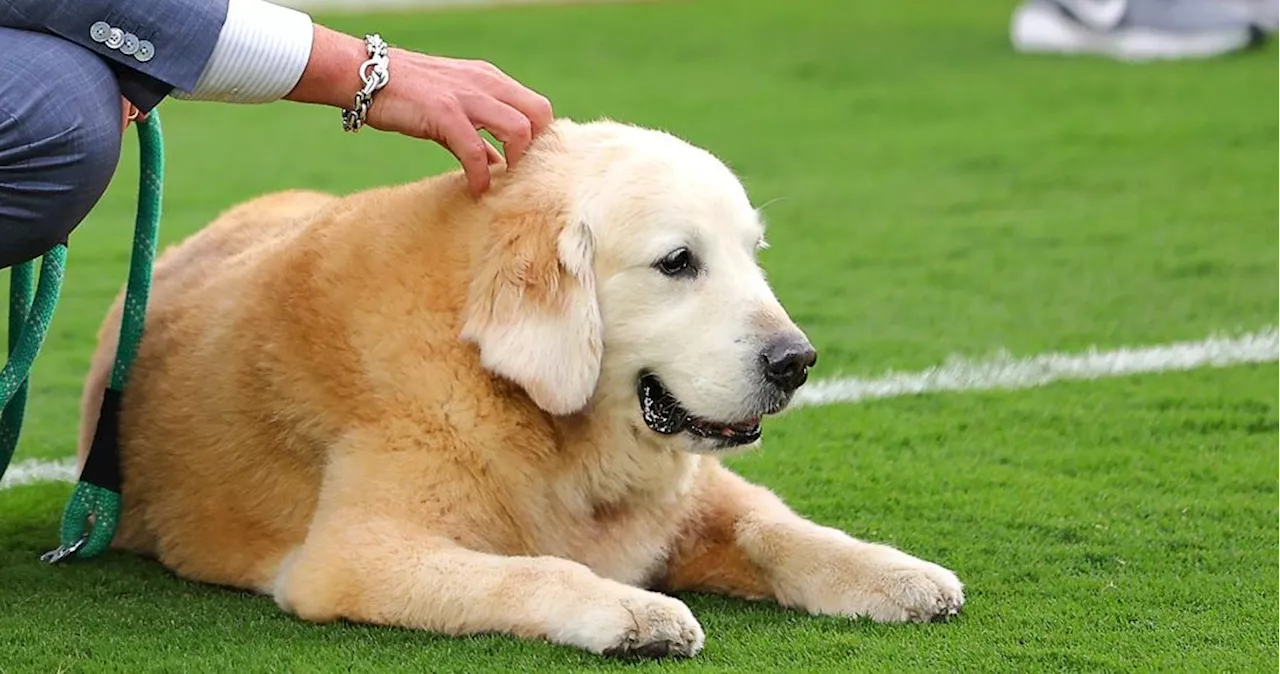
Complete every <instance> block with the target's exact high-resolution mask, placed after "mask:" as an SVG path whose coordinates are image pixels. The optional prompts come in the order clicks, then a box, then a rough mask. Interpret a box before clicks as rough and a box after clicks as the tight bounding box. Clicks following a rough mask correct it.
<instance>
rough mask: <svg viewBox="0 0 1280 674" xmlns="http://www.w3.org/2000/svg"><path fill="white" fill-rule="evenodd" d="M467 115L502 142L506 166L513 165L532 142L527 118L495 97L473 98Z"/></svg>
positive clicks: (474, 123) (530, 128)
mask: <svg viewBox="0 0 1280 674" xmlns="http://www.w3.org/2000/svg"><path fill="white" fill-rule="evenodd" d="M467 117H468V118H470V120H471V123H472V125H473V126H476V127H478V128H482V129H485V130H487V131H488V132H489V133H491V134H493V137H494V138H497V139H498V141H499V142H501V143H502V149H503V152H504V153H505V154H506V157H507V165H508V166H515V165H516V163H517V162H519V161H520V158H521V157H522V156H524V153H525V150H528V149H529V144H530V143H531V142H533V128H532V125H531V122H530V120H529V118H528V117H525V116H524V115H523V114H521V113H520V111H518V110H516V109H515V108H513V107H511V106H509V105H507V104H506V103H503V102H502V101H499V100H497V99H493V98H486V97H479V98H476V99H474V100H473V102H472V103H471V104H470V107H469V109H468V110H467Z"/></svg>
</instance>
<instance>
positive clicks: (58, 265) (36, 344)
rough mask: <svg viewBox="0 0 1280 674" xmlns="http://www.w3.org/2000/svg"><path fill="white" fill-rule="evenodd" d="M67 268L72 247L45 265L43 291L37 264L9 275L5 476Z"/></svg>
mask: <svg viewBox="0 0 1280 674" xmlns="http://www.w3.org/2000/svg"><path fill="white" fill-rule="evenodd" d="M66 262H67V247H66V245H64V244H58V245H56V246H54V247H53V248H52V249H51V250H49V252H47V253H45V254H44V257H43V258H42V259H41V262H40V282H39V285H37V284H36V281H35V262H34V261H27V262H23V263H22V264H18V265H14V267H13V268H12V269H11V270H10V274H9V359H8V360H6V361H5V363H4V370H3V371H0V396H2V397H3V400H4V410H3V412H0V475H4V472H5V470H6V469H8V467H9V461H11V460H12V459H13V452H14V450H15V449H17V447H18V436H19V435H20V434H21V432H22V419H23V415H24V413H25V411H26V406H27V390H28V382H29V381H30V375H31V365H32V364H33V363H34V362H35V359H36V356H37V355H38V354H39V353H40V348H41V347H42V346H43V345H44V338H45V335H46V334H48V332H49V322H50V321H52V320H53V310H54V308H56V307H57V306H58V296H59V295H61V293H62V276H63V272H64V271H65V269H66ZM33 287H34V290H33Z"/></svg>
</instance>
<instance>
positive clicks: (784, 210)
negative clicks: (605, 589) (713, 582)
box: [0, 0, 1280, 672]
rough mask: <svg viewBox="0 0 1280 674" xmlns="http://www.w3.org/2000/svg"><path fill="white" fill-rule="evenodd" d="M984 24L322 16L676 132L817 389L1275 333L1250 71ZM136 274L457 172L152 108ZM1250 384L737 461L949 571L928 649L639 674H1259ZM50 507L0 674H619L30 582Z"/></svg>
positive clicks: (813, 631) (60, 582) (713, 601)
mask: <svg viewBox="0 0 1280 674" xmlns="http://www.w3.org/2000/svg"><path fill="white" fill-rule="evenodd" d="M1011 8H1012V3H1010V2H983V3H976V2H975V3H968V2H950V1H947V2H944V1H941V0H938V1H934V2H924V1H923V0H919V1H916V2H910V3H906V2H903V3H897V2H879V3H848V4H846V3H837V2H822V1H820V0H791V1H790V2H785V3H779V2H774V0H749V1H748V0H736V1H733V2H730V1H729V0H724V1H717V2H684V3H674V2H659V3H640V4H635V5H618V6H598V7H588V6H577V7H575V6H562V7H542V8H521V9H504V10H501V11H495V12H462V11H458V12H443V13H436V14H430V15H407V14H406V15H397V16H394V17H386V16H376V15H370V16H346V17H341V18H333V19H331V20H329V21H328V23H330V24H331V25H333V26H335V27H338V28H341V29H344V30H347V31H350V32H355V33H359V32H365V31H380V32H381V33H382V34H383V36H384V37H386V38H387V39H389V40H391V41H392V42H394V43H398V44H401V45H405V46H411V47H416V48H418V49H423V50H430V51H434V52H437V53H447V54H452V55H460V56H474V57H482V58H487V59H490V60H493V61H495V62H496V63H498V64H499V65H501V66H503V67H504V68H505V69H507V70H508V71H509V72H511V73H512V74H514V75H516V76H518V77H519V78H521V79H522V80H524V81H526V82H527V83H529V84H530V85H532V86H534V87H536V88H539V89H540V90H542V91H543V92H544V93H546V94H548V95H549V96H550V97H551V98H552V100H553V101H554V103H555V105H556V109H557V112H558V113H560V114H562V115H568V116H572V117H575V118H579V119H588V118H593V117H600V116H609V117H613V118H615V119H620V120H625V121H631V122H636V123H640V124H645V125H650V126H657V127H661V128H665V129H668V130H671V131H673V132H675V133H677V134H679V135H681V136H683V137H685V138H688V139H689V140H691V141H694V142H696V143H698V144H700V145H703V146H706V147H708V148H710V149H711V150H713V151H714V152H716V153H717V154H718V155H720V156H721V157H722V158H724V159H725V160H726V161H727V162H729V163H730V164H731V165H732V166H733V167H734V168H735V169H736V170H737V171H738V172H739V173H740V174H741V175H742V177H743V179H744V180H745V181H746V182H747V184H748V187H749V189H750V190H751V192H752V194H753V197H754V199H755V200H756V202H757V203H766V202H770V201H772V203H770V204H769V205H768V206H767V207H766V209H765V211H766V214H767V216H768V219H769V222H770V240H771V242H772V244H773V247H772V248H771V249H770V250H768V251H766V252H765V253H764V254H763V260H764V263H765V265H766V267H767V269H768V272H769V275H770V278H771V280H772V281H773V283H774V285H775V287H776V289H777V291H778V293H779V295H780V297H781V298H782V300H783V301H784V303H786V305H787V306H788V308H789V309H790V310H791V312H792V314H793V316H794V317H795V318H796V319H797V320H798V321H799V322H800V323H801V325H802V326H803V327H804V328H805V329H806V330H807V331H808V332H809V334H810V335H811V337H812V338H813V340H814V342H815V343H816V345H817V346H818V348H819V350H820V351H821V352H822V362H821V365H820V366H819V369H818V372H817V373H816V376H819V377H831V376H837V375H840V374H863V375H875V374H878V373H880V372H882V371H883V370H885V369H887V368H901V369H915V368H922V367H926V366H929V365H932V364H935V363H937V362H939V361H942V360H944V359H945V358H946V357H947V356H948V355H950V354H955V353H959V354H965V355H971V356H982V355H984V354H987V353H989V352H991V351H994V350H996V349H1000V348H1007V349H1009V350H1011V351H1012V352H1014V353H1015V354H1034V353H1039V352H1043V351H1048V350H1076V349H1083V348H1087V347H1088V346H1090V345H1099V346H1102V347H1114V346H1119V345H1135V344H1148V343H1164V342H1169V341H1174V340H1181V339H1199V338H1202V337H1204V336H1206V335H1208V334H1210V333H1213V332H1215V331H1224V330H1226V331H1229V330H1236V329H1254V328H1258V327H1262V326H1266V325H1273V324H1275V323H1276V321H1277V304H1278V301H1280V297H1278V292H1277V286H1278V282H1280V279H1278V277H1277V245H1278V241H1277V220H1278V217H1280V214H1278V211H1277V191H1276V186H1277V184H1278V183H1280V174H1278V171H1277V150H1278V142H1277V104H1276V101H1277V88H1276V82H1277V65H1276V63H1277V59H1276V56H1277V52H1276V50H1275V48H1274V47H1272V48H1269V49H1267V50H1266V51H1264V52H1262V53H1253V54H1246V55H1241V56H1238V57H1231V58H1226V59H1219V60H1214V61H1211V62H1201V63H1174V64H1151V65H1147V66H1141V67H1137V66H1125V65H1121V64H1115V63H1111V62H1107V61H1102V60H1094V59H1057V58H1029V57H1020V56H1017V55H1014V54H1012V53H1011V52H1010V50H1009V48H1008V40H1007V25H1008V13H1009V11H1010V10H1011ZM162 112H163V118H164V122H165V134H166V142H167V148H168V180H167V183H166V211H165V220H164V223H163V228H164V231H163V240H164V241H166V242H168V241H174V240H176V239H178V238H180V237H182V236H184V235H186V234H188V233H190V232H191V231H193V230H195V229H196V228H198V227H199V226H201V225H202V224H203V223H205V222H207V221H208V220H209V219H210V218H211V217H212V216H214V215H215V214H216V213H217V212H218V211H219V210H221V209H223V208H225V207H227V206H228V205H230V204H232V203H234V202H236V201H238V200H241V199H245V198H248V197H251V196H253V195H256V194H259V193H262V192H266V191H270V190H275V189H281V188H287V187H298V186H306V187H312V188H320V189H328V190H334V191H338V192H347V191H352V190H356V189H360V188H363V187H368V186H373V185H378V184H383V183H388V182H398V181H407V180H413V179H416V178H418V177H420V176H422V175H424V174H429V173H435V172H439V171H442V170H445V169H450V168H453V167H454V166H455V162H454V160H453V159H452V157H451V156H449V155H448V154H447V153H445V152H444V150H442V149H440V148H438V147H437V146H435V145H433V144H429V143H423V142H418V141H413V140H410V139H406V138H400V137H394V136H391V135H389V134H380V133H377V132H373V131H365V132H362V133H360V134H359V135H357V136H351V135H347V134H343V133H342V132H341V130H340V122H339V117H338V113H337V112H336V111H334V110H330V109H320V108H308V107H299V106H294V105H291V104H276V105H270V106H255V107H239V108H233V107H229V106H223V105H214V104H196V103H183V102H176V101H173V102H169V103H166V104H165V105H164V107H163V108H162ZM136 153H137V145H136V142H135V140H134V138H133V136H132V134H131V136H130V138H129V140H128V142H127V143H126V151H125V157H124V158H123V160H122V162H121V168H120V171H119V173H118V175H117V179H116V182H115V183H114V184H113V185H112V188H111V190H110V191H109V192H108V194H107V195H106V197H105V198H104V199H103V201H102V202H101V204H100V205H99V207H98V208H97V209H96V210H95V212H94V213H93V214H92V215H91V217H90V218H89V219H88V221H86V222H85V224H84V225H83V226H82V227H81V228H80V229H79V230H78V232H77V234H76V235H75V236H74V238H73V240H72V248H71V254H70V262H69V271H68V276H67V283H66V287H65V290H64V296H63V297H64V299H63V302H62V304H61V306H60V308H59V312H58V315H57V318H56V320H55V323H54V325H53V328H52V330H51V334H50V336H49V340H48V342H47V344H46V347H45V350H44V352H43V353H42V355H41V358H40V360H39V362H38V363H37V365H36V368H35V372H34V381H33V385H32V399H31V403H30V408H29V410H28V416H27V419H28V420H27V426H26V429H25V431H24V436H23V442H22V445H21V447H20V448H19V453H18V457H17V459H18V460H22V459H24V458H33V457H40V458H51V457H62V456H66V455H68V454H69V453H71V452H72V451H73V444H74V428H75V423H76V422H75V420H76V417H77V415H78V400H77V397H78V395H79V386H80V378H81V376H82V374H83V372H84V370H85V368H86V366H87V362H88V358H89V354H90V352H91V349H92V340H93V335H94V332H95V330H96V327H97V323H98V321H99V319H100V317H101V315H102V312H103V310H104V309H105V307H106V305H107V304H108V302H109V301H110V298H111V296H112V295H113V294H114V293H115V291H116V289H117V287H118V286H119V285H120V284H121V283H122V282H123V280H124V278H125V272H126V265H127V261H128V250H129V237H130V232H131V226H132V214H133V210H134V207H135V190H136V175H137V161H136ZM1278 376H1280V371H1278V370H1277V366H1276V365H1275V364H1267V365H1258V366H1248V367H1235V368H1229V369H1221V370H1202V371H1196V372H1190V373H1178V374H1164V375H1148V376H1141V377H1130V378H1125V379H1118V380H1108V381H1095V382H1075V383H1063V384H1056V385H1052V386H1048V387H1045V388H1042V389H1037V390H1033V391H1020V392H993V393H983V394H973V393H970V394H946V395H928V396H919V397H913V398H901V399H892V400H882V401H877V402H872V403H866V404H861V405H855V406H849V405H846V406H835V407H826V408H806V409H801V410H797V411H795V412H793V413H791V414H789V415H787V416H785V417H783V418H780V419H777V420H774V421H773V422H771V423H769V424H768V426H767V437H766V442H765V447H764V449H763V450H762V451H760V452H758V453H755V454H751V455H747V456H744V457H741V458H737V459H734V460H733V461H732V464H733V465H734V467H736V468H737V469H739V470H740V471H741V472H743V473H744V474H745V475H747V476H748V477H750V478H752V479H754V480H757V481H759V482H762V483H764V484H767V485H769V486H770V487H772V488H774V489H776V490H777V491H778V492H779V493H780V494H782V495H783V496H784V497H785V498H786V499H787V500H788V501H789V502H790V503H791V504H792V505H794V506H795V507H796V508H797V509H798V510H800V511H801V512H802V513H804V514H806V515H808V516H810V517H813V518H815V519H818V520H820V521H822V522H824V523H828V524H832V525H836V526H840V527H843V528H846V529H847V530H849V531H851V532H852V533H855V534H856V535H860V536H865V537H868V538H871V539H875V540H882V541H886V542H890V543H893V544H897V545H900V546H903V547H904V548H905V549H907V550H909V551H910V552H912V553H914V554H917V555H920V556H922V557H925V558H927V559H931V560H934V561H938V562H939V563H942V564H945V565H947V566H948V567H950V568H952V569H954V570H956V572H957V573H958V574H959V575H960V576H961V578H962V579H963V580H964V581H965V582H966V583H967V585H968V596H969V604H968V605H967V606H966V609H965V612H964V614H963V615H962V616H961V617H960V618H959V619H958V620H956V621H954V622H952V623H950V624H945V625H927V626H876V625H871V624H867V623H864V622H850V621H844V620H835V619H815V618H810V617H807V616H803V615H799V614H796V613H791V612H785V611H781V610H777V609H775V608H773V607H770V606H762V605H747V604H744V603H741V602H736V601H728V600H722V599H718V598H711V597H698V596H691V597H686V599H687V600H688V601H689V603H690V605H691V607H692V608H693V610H694V612H695V614H697V615H698V617H699V619H700V620H701V621H702V622H703V625H704V627H705V628H706V629H707V635H708V645H707V649H706V651H705V652H704V653H703V655H702V656H700V657H699V658H697V659H696V660H695V661H692V662H687V663H676V664H659V665H641V666H639V669H645V670H648V669H654V668H661V669H667V668H671V669H691V670H692V669H714V670H730V669H742V670H746V671H756V670H759V671H775V670H792V671H833V672H834V671H841V672H848V671H923V670H934V671H937V670H943V671H1036V672H1039V671H1115V670H1146V671H1152V670H1156V671H1171V670H1177V671H1210V672H1254V671H1257V672H1264V671H1265V672H1274V671H1275V670H1276V667H1277V646H1278V644H1277V630H1278V629H1280V624H1278V622H1277V613H1276V611H1275V609H1276V604H1277V593H1278V592H1280V588H1278V587H1277V570H1278V568H1277V563H1276V562H1277V556H1276V553H1277V547H1278V546H1280V538H1278V536H1277V518H1278V517H1280V512H1278V511H1277V497H1278V492H1280V490H1278V489H1277V481H1276V476H1277V471H1278V465H1277V461H1278V460H1277V440H1278V434H1277V427H1278V425H1280V424H1278V422H1277V406H1278V405H1277V387H1276V382H1277V377H1278ZM69 489H70V488H69V486H68V485H62V484H57V485H34V486H27V487H21V488H17V489H13V490H8V491H0V671H2V672H18V671H55V670H59V669H62V670H71V671H129V672H135V671H158V670H164V671H178V670H180V671H262V670H270V671H307V672H311V671H329V670H343V671H349V670H357V671H388V670H394V669H405V670H408V669H414V670H427V671H477V670H484V669H493V670H520V671H548V670H554V669H557V668H573V669H583V670H630V669H634V668H635V667H629V666H621V665H616V664H613V663H608V662H604V661H600V660H597V659H595V658H592V657H590V656H586V655H582V654H579V653H577V652H574V651H571V650H568V649H565V648H559V647H554V646H549V645H545V644H539V643H527V642H519V641H516V640H512V639H507V638H502V637H483V638H476V639H465V640H451V639H442V638H437V637H433V636H430V635H425V634H421V633H415V632H411V631H407V630H394V629H379V628H370V627H362V626H350V625H340V626H327V627H315V626H311V625H305V624H301V623H299V622H298V621H296V620H294V619H292V618H290V617H288V616H287V615H284V614H283V613H281V612H279V611H278V610H277V609H276V608H275V606H274V604H272V602H271V601H270V600H269V599H267V598H263V597H254V596H250V595H245V594H240V593H236V592H230V591H227V590H223V589H218V588H211V587H204V586H198V585H194V584H191V583H187V582H183V581H180V580H176V579H174V578H172V577H171V576H169V575H168V574H167V573H166V572H165V571H163V570H162V569H161V568H159V567H158V566H156V565H154V564H151V563H148V562H143V561H139V560H137V559H134V558H131V557H129V556H126V555H121V554H114V553H113V554H109V555H107V556H105V557H103V558H100V559H97V560H93V561H89V562H85V563H81V564H75V565H71V566H66V567H62V568H58V569H50V568H46V567H44V566H42V565H40V564H39V563H38V562H37V561H36V560H35V558H36V556H37V555H38V554H39V553H40V552H43V551H44V550H46V549H48V548H50V547H52V546H53V545H55V544H56V532H57V521H58V517H59V515H60V511H61V507H62V504H63V501H64V499H65V498H66V496H67V495H68V493H69Z"/></svg>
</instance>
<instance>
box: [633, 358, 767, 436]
mask: <svg viewBox="0 0 1280 674" xmlns="http://www.w3.org/2000/svg"><path fill="white" fill-rule="evenodd" d="M638 393H639V396H640V412H641V415H642V416H643V417H644V423H645V425H647V426H648V427H649V428H650V429H652V430H653V431H654V432H655V433H661V434H663V435H675V434H676V433H680V432H682V431H683V432H688V433H691V434H693V435H696V436H698V437H701V438H707V439H711V440H716V441H717V442H718V443H719V444H722V445H727V446H736V445H745V444H748V443H752V442H755V441H756V440H758V439H760V417H752V418H750V419H745V420H743V421H740V422H737V423H720V422H716V421H709V420H707V419H701V418H699V417H695V416H693V415H692V414H689V411H688V410H686V409H685V408H684V407H682V406H681V405H680V401H678V400H676V397H675V396H674V395H672V394H671V392H670V391H668V390H667V388H666V387H665V386H663V385H662V381H661V380H660V379H658V378H657V377H656V376H654V375H652V374H646V375H644V376H642V377H640V383H639V385H638Z"/></svg>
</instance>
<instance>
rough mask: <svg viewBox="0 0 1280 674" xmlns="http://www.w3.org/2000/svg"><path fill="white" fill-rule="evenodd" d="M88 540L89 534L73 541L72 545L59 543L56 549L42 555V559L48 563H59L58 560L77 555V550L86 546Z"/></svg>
mask: <svg viewBox="0 0 1280 674" xmlns="http://www.w3.org/2000/svg"><path fill="white" fill-rule="evenodd" d="M88 540H89V537H88V536H81V537H80V540H78V541H76V542H74V543H72V544H71V545H59V546H58V548H57V549H56V550H50V551H49V552H46V553H44V554H43V555H40V561H42V562H46V563H48V564H57V563H58V562H61V561H63V560H64V559H67V558H68V557H71V556H72V555H75V554H76V553H77V552H80V548H82V547H84V544H85V542H86V541H88Z"/></svg>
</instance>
